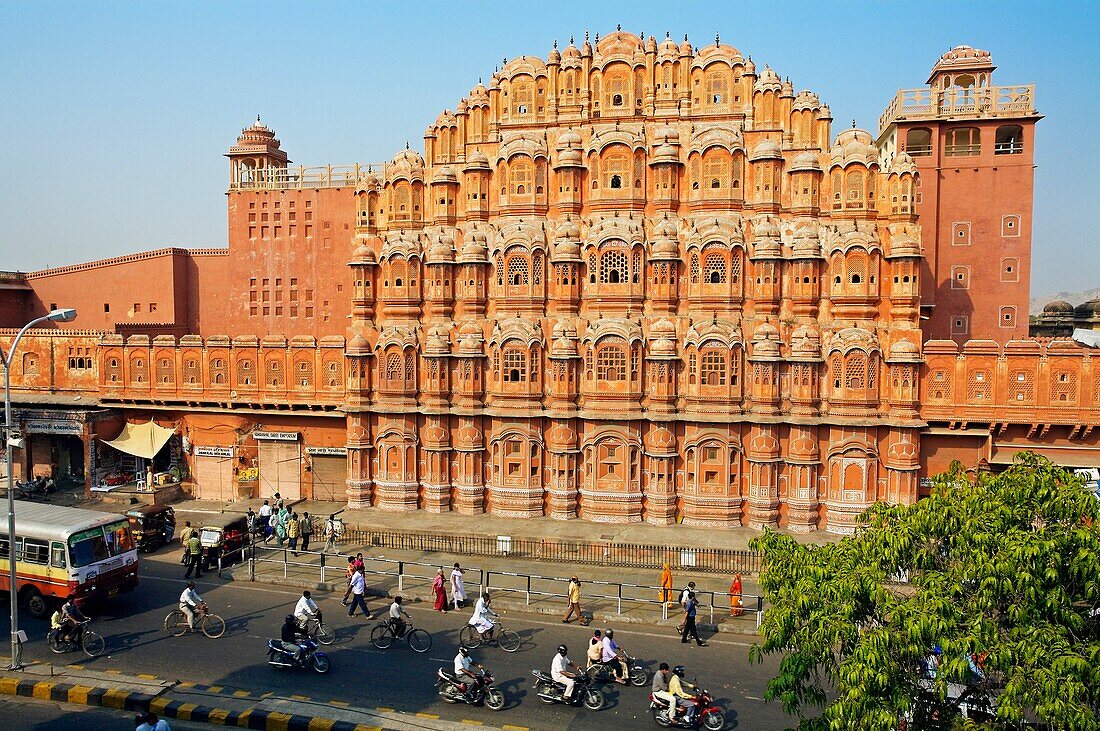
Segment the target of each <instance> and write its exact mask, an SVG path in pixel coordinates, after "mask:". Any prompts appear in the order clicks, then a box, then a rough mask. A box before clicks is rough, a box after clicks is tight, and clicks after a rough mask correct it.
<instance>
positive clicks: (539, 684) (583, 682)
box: [531, 670, 604, 711]
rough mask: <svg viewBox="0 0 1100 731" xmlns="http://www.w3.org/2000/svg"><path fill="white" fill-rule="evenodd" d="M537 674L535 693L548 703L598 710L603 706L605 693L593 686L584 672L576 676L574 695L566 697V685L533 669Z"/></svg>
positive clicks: (533, 672) (534, 673)
mask: <svg viewBox="0 0 1100 731" xmlns="http://www.w3.org/2000/svg"><path fill="white" fill-rule="evenodd" d="M531 674H532V675H534V676H535V693H536V695H538V697H539V700H540V701H542V702H543V703H546V704H547V705H552V704H554V703H562V704H564V705H569V706H580V705H583V706H584V707H585V708H587V709H588V710H590V711H598V710H600V709H601V708H603V703H604V698H603V693H602V692H601V691H600V690H599V689H598V688H591V687H589V684H590V683H591V682H592V681H591V679H590V678H589V677H588V676H587V675H585V674H584V673H577V677H576V678H574V681H575V682H576V684H575V685H574V687H573V695H572V696H571V697H570V698H569V699H568V700H566V699H565V696H564V694H565V685H564V684H562V683H559V682H557V681H555V680H554V679H553V678H551V677H550V676H549V675H547V674H546V673H544V672H542V671H541V670H532V671H531Z"/></svg>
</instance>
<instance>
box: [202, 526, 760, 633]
mask: <svg viewBox="0 0 1100 731" xmlns="http://www.w3.org/2000/svg"><path fill="white" fill-rule="evenodd" d="M244 554H246V555H247V556H248V574H249V579H250V580H252V581H255V580H256V575H257V572H258V570H259V572H260V573H263V572H264V570H263V567H264V566H270V567H272V569H271V570H274V571H275V572H278V571H279V570H280V567H281V570H282V575H283V578H284V579H296V580H301V581H305V580H312V579H314V578H316V580H317V581H318V582H319V583H325V582H337V581H343V580H344V579H345V576H346V571H347V566H348V562H347V559H348V554H342V553H327V552H324V551H298V552H297V555H294V552H293V551H292V550H291V549H290V548H289V547H279V546H266V545H264V544H263V543H255V544H253V545H251V546H249V547H248V548H247V550H245V551H244ZM363 565H364V573H366V574H368V575H371V576H386V577H392V578H393V579H395V580H396V583H397V592H398V593H404V592H406V591H414V592H415V591H423V592H424V593H427V592H428V591H430V587H431V584H432V581H433V580H434V578H435V575H436V571H437V570H438V569H440V568H442V569H444V571H445V572H446V570H447V568H448V567H447V566H444V565H442V564H437V563H431V562H427V561H406V560H399V559H392V558H376V557H368V556H364V557H363ZM646 568H651V567H650V566H647V567H646ZM219 569H220V565H219ZM464 571H465V583H466V586H467V591H468V593H469V594H470V595H471V596H476V595H477V594H481V593H483V592H485V591H489V590H491V591H492V592H493V593H494V594H502V593H503V594H510V595H513V596H523V597H524V604H525V605H526V606H531V604H532V603H533V602H535V601H538V600H540V599H543V600H549V599H562V600H564V599H565V597H566V594H565V592H564V591H562V590H561V589H563V588H564V587H565V586H567V583H568V581H569V578H568V577H562V576H543V575H540V574H523V573H518V572H513V571H498V570H494V569H481V568H474V567H466V568H465V569H464ZM583 585H584V586H585V587H586V590H585V593H584V599H585V601H591V600H599V601H602V602H606V603H608V604H613V605H614V606H615V613H616V614H620V615H621V614H622V613H623V609H624V607H626V608H627V609H628V610H629V609H631V608H636V609H645V608H649V609H656V610H659V611H660V614H661V619H668V618H669V611H670V609H673V608H674V607H676V608H678V606H679V605H678V604H673V605H672V606H670V604H671V602H662V601H660V600H659V599H657V598H655V597H659V596H660V595H661V594H660V592H661V587H660V586H654V585H646V584H631V583H628V582H619V581H599V580H586V581H584V582H583ZM474 587H476V588H477V591H476V593H475V592H474V591H473V588H474ZM680 591H681V590H680V589H674V590H673V591H672V595H673V599H674V600H678V599H679V592H680ZM695 595H696V598H697V599H698V600H699V611H700V613H709V616H710V623H711V624H714V623H715V616H716V614H717V615H718V616H721V615H723V614H728V612H729V594H728V593H727V592H722V591H709V590H696V592H695ZM741 600H742V603H743V605H744V613H745V614H744V616H746V617H749V618H754V619H755V620H756V626H757V627H760V623H761V621H762V619H763V614H764V599H763V597H761V596H754V595H751V594H742V597H741ZM754 615H755V616H754Z"/></svg>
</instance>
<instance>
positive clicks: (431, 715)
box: [416, 711, 439, 720]
mask: <svg viewBox="0 0 1100 731" xmlns="http://www.w3.org/2000/svg"><path fill="white" fill-rule="evenodd" d="M416 717H417V718H434V719H436V720H438V719H439V714H438V713H424V712H422V711H421V712H418V713H417V714H416Z"/></svg>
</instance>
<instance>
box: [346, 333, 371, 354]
mask: <svg viewBox="0 0 1100 731" xmlns="http://www.w3.org/2000/svg"><path fill="white" fill-rule="evenodd" d="M369 348H370V344H369V343H368V342H367V339H366V338H365V337H363V336H362V335H359V334H358V333H356V334H355V335H354V336H353V337H352V339H351V340H349V341H348V350H367V349H369Z"/></svg>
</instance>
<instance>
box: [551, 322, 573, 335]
mask: <svg viewBox="0 0 1100 731" xmlns="http://www.w3.org/2000/svg"><path fill="white" fill-rule="evenodd" d="M554 337H555V338H573V339H576V337H577V328H576V326H575V325H573V323H571V322H569V321H568V320H558V321H557V322H555V323H554Z"/></svg>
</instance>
